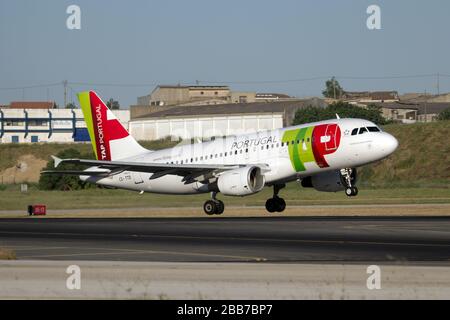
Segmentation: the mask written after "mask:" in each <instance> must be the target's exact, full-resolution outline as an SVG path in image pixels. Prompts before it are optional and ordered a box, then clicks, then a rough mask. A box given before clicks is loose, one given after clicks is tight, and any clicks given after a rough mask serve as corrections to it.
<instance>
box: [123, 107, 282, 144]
mask: <svg viewBox="0 0 450 320" xmlns="http://www.w3.org/2000/svg"><path fill="white" fill-rule="evenodd" d="M129 126H130V134H131V135H132V136H133V137H134V138H135V139H137V140H158V139H162V138H165V137H168V136H171V137H181V138H182V139H191V138H209V137H212V136H223V135H234V134H243V133H245V132H254V131H258V130H271V129H277V128H281V127H283V114H282V113H270V114H246V115H218V116H202V117H185V118H182V117H179V118H176V117H173V118H162V119H145V120H133V121H130V124H129Z"/></svg>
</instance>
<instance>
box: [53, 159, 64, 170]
mask: <svg viewBox="0 0 450 320" xmlns="http://www.w3.org/2000/svg"><path fill="white" fill-rule="evenodd" d="M52 158H53V161H54V162H55V168H56V167H58V166H59V164H60V163H61V161H62V159H60V158H58V157H57V156H52Z"/></svg>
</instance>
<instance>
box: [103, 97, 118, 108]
mask: <svg viewBox="0 0 450 320" xmlns="http://www.w3.org/2000/svg"><path fill="white" fill-rule="evenodd" d="M106 106H107V107H108V108H109V109H110V110H119V109H120V104H119V101H117V100H114V99H113V98H110V99H109V100H108V101H107V102H106Z"/></svg>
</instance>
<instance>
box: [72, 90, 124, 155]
mask: <svg viewBox="0 0 450 320" xmlns="http://www.w3.org/2000/svg"><path fill="white" fill-rule="evenodd" d="M78 99H79V100H80V105H81V109H82V110H83V114H84V119H85V122H86V126H87V128H88V131H89V136H90V137H91V142H92V146H93V149H94V152H95V155H96V157H97V159H98V160H108V161H109V160H111V145H110V142H111V141H112V140H118V139H123V138H126V137H128V135H129V134H128V132H127V130H125V128H124V127H123V126H122V125H121V124H120V122H119V120H117V119H116V117H115V116H114V114H113V113H112V112H111V111H110V110H109V109H108V108H107V107H106V105H105V104H104V103H103V101H102V100H101V99H100V98H99V97H98V96H97V94H96V93H95V92H93V91H89V92H81V93H79V94H78Z"/></svg>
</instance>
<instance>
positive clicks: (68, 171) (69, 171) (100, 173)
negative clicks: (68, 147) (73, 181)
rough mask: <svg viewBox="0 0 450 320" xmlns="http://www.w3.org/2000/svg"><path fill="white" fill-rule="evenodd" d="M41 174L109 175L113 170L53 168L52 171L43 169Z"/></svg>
mask: <svg viewBox="0 0 450 320" xmlns="http://www.w3.org/2000/svg"><path fill="white" fill-rule="evenodd" d="M41 174H55V175H72V176H95V177H107V176H109V175H110V174H111V171H110V170H105V171H82V170H78V171H77V170H52V171H48V170H47V171H41Z"/></svg>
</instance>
